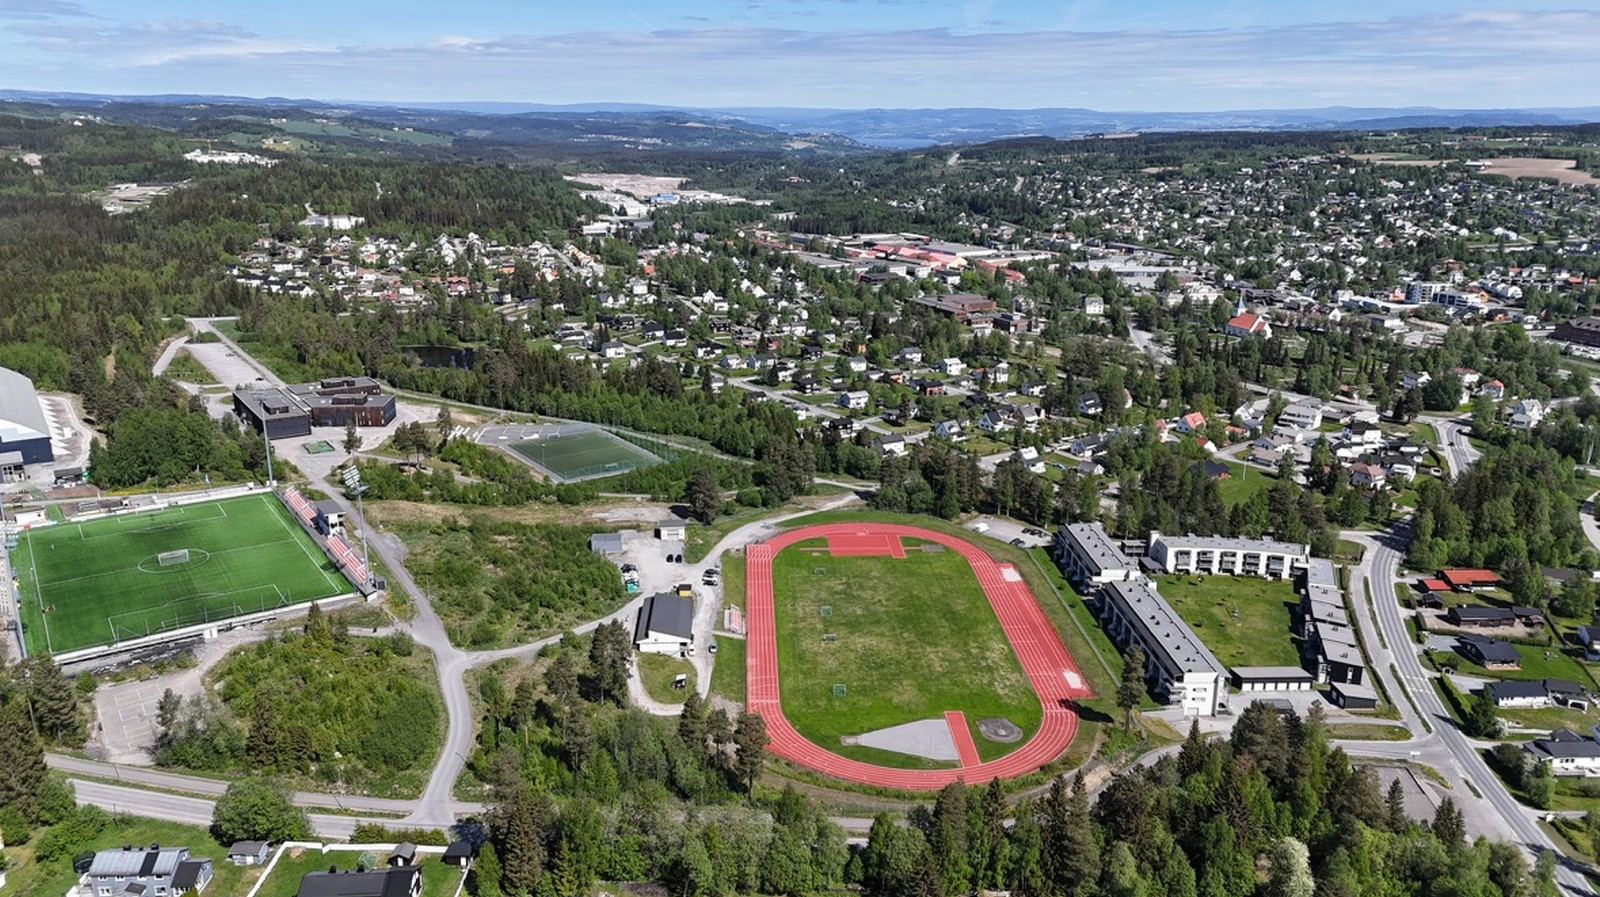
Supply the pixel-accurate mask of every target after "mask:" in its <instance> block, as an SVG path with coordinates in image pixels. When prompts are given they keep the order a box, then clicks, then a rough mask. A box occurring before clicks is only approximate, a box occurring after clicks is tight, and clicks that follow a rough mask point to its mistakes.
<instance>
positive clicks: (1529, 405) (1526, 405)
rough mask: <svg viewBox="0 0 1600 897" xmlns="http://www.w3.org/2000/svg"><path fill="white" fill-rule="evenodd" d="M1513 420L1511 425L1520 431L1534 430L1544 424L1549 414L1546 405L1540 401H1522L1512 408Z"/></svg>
mask: <svg viewBox="0 0 1600 897" xmlns="http://www.w3.org/2000/svg"><path fill="white" fill-rule="evenodd" d="M1510 413H1511V419H1510V421H1509V423H1510V424H1511V426H1512V427H1513V428H1515V429H1518V430H1532V429H1534V428H1535V427H1537V426H1539V424H1541V423H1543V422H1544V418H1545V415H1546V414H1548V413H1549V412H1548V411H1547V410H1546V409H1545V406H1544V403H1543V402H1541V401H1539V400H1538V399H1522V400H1520V401H1518V402H1517V403H1516V404H1514V405H1512V406H1511V408H1510Z"/></svg>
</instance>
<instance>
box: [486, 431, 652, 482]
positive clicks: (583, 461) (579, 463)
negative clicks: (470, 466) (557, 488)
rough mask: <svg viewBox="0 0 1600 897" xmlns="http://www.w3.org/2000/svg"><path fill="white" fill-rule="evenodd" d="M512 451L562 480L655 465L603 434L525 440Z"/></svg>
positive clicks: (639, 452)
mask: <svg viewBox="0 0 1600 897" xmlns="http://www.w3.org/2000/svg"><path fill="white" fill-rule="evenodd" d="M509 448H510V449H511V451H513V452H516V453H517V454H519V455H521V456H522V457H524V458H526V459H528V460H529V461H532V462H533V463H535V464H537V465H539V466H540V467H543V468H545V469H547V470H549V471H550V472H551V473H554V474H555V475H556V476H558V477H560V478H562V479H563V480H575V479H582V478H585V477H592V476H599V475H605V474H617V473H624V472H626V471H629V470H632V469H634V468H635V467H645V466H648V465H651V464H654V463H656V460H655V459H654V458H652V457H650V456H649V455H647V454H645V453H644V452H643V451H641V450H640V449H637V448H634V447H633V446H632V445H629V444H628V443H626V442H624V441H622V440H621V439H617V438H615V437H613V436H611V435H609V434H607V433H604V432H602V431H600V430H584V431H581V432H577V433H571V434H563V435H561V436H545V437H541V438H539V439H525V440H523V441H521V442H514V443H512V444H511V445H510V446H509Z"/></svg>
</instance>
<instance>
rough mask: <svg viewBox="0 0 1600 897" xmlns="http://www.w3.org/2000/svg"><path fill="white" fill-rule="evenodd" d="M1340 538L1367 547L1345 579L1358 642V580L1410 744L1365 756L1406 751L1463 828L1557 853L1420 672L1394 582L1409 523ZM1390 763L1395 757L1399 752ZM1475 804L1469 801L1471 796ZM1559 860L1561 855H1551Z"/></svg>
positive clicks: (1564, 880)
mask: <svg viewBox="0 0 1600 897" xmlns="http://www.w3.org/2000/svg"><path fill="white" fill-rule="evenodd" d="M1342 535H1343V536H1344V537H1345V538H1348V539H1353V540H1355V541H1359V542H1361V543H1362V544H1363V545H1365V546H1366V547H1367V551H1366V554H1365V556H1364V557H1363V558H1362V562H1361V564H1360V566H1359V567H1358V568H1357V570H1356V571H1355V572H1354V573H1353V575H1352V577H1351V593H1352V595H1353V598H1354V600H1353V603H1354V604H1355V606H1356V611H1357V616H1358V617H1359V618H1360V621H1361V623H1362V625H1363V635H1366V634H1367V633H1368V631H1369V630H1370V628H1371V626H1370V623H1371V618H1370V615H1369V614H1368V613H1367V608H1366V606H1365V604H1366V600H1365V593H1364V591H1363V590H1362V589H1361V586H1360V582H1359V581H1358V577H1359V579H1364V580H1365V581H1366V582H1367V583H1368V584H1369V585H1370V586H1371V589H1372V608H1373V610H1375V611H1376V612H1377V617H1378V627H1379V628H1380V629H1381V630H1382V633H1383V638H1384V640H1386V641H1387V642H1388V649H1387V650H1385V649H1384V648H1383V647H1382V645H1380V644H1379V643H1378V642H1377V641H1375V640H1373V639H1371V638H1370V637H1368V638H1367V647H1368V651H1369V653H1370V654H1372V656H1373V658H1374V665H1375V666H1381V667H1382V669H1381V670H1379V675H1381V676H1382V677H1383V678H1384V680H1385V684H1386V685H1387V686H1388V687H1389V689H1390V694H1391V695H1392V696H1395V700H1396V701H1397V702H1399V704H1400V712H1401V716H1402V718H1403V719H1405V721H1406V723H1407V725H1408V726H1409V727H1413V728H1412V732H1413V733H1418V735H1417V737H1414V738H1413V739H1412V740H1411V741H1409V742H1401V743H1396V744H1393V745H1391V746H1384V745H1381V744H1373V745H1369V746H1367V747H1366V749H1365V750H1363V753H1364V754H1366V755H1368V756H1370V755H1372V754H1373V753H1376V752H1382V751H1386V750H1388V751H1401V750H1403V751H1405V752H1406V754H1405V757H1404V759H1412V760H1416V761H1418V762H1421V763H1423V764H1426V765H1428V766H1431V767H1433V768H1434V769H1436V770H1438V771H1439V772H1440V773H1441V774H1442V775H1443V776H1444V777H1445V779H1446V781H1448V782H1450V784H1451V786H1452V789H1451V790H1452V796H1453V797H1454V798H1455V801H1456V803H1457V804H1458V805H1459V806H1460V807H1461V809H1462V812H1463V814H1464V815H1465V816H1466V817H1467V820H1468V823H1469V825H1472V827H1473V828H1475V829H1476V830H1478V831H1483V832H1485V833H1486V834H1490V835H1491V836H1496V835H1497V836H1499V837H1506V838H1509V839H1510V840H1512V841H1514V842H1515V843H1518V844H1521V845H1522V846H1523V847H1525V848H1527V849H1528V850H1530V851H1532V852H1533V853H1535V854H1537V853H1538V852H1540V851H1544V850H1556V846H1555V843H1554V842H1552V841H1551V840H1550V838H1549V837H1548V836H1547V835H1545V833H1544V831H1543V830H1542V829H1540V828H1539V826H1538V824H1537V822H1536V818H1537V816H1536V811H1534V810H1532V809H1530V808H1528V807H1524V806H1523V805H1522V804H1520V803H1518V802H1517V800H1516V799H1515V798H1514V797H1512V796H1511V793H1510V792H1509V791H1507V790H1506V787H1505V785H1503V784H1502V783H1501V781H1500V779H1499V777H1497V776H1496V775H1495V774H1494V773H1493V772H1492V771H1491V770H1490V769H1489V767H1488V765H1487V764H1486V763H1485V762H1484V760H1483V757H1482V755H1481V754H1479V751H1480V750H1481V749H1482V748H1483V747H1485V746H1487V743H1486V742H1475V741H1473V740H1471V739H1469V738H1468V737H1467V736H1466V735H1465V734H1464V733H1463V732H1462V731H1461V730H1460V729H1459V728H1457V726H1456V725H1455V723H1454V722H1453V721H1452V720H1451V717H1450V713H1449V711H1448V710H1447V709H1446V708H1445V706H1444V699H1443V698H1441V697H1440V696H1439V693H1438V691H1437V690H1436V689H1435V688H1434V686H1433V682H1432V675H1431V674H1430V673H1429V671H1428V670H1426V669H1424V668H1423V666H1422V661H1421V659H1420V658H1419V657H1418V654H1417V646H1416V644H1415V642H1413V641H1412V640H1411V635H1410V633H1409V632H1407V631H1406V626H1405V619H1404V617H1403V615H1402V611H1401V607H1400V601H1399V597H1398V596H1397V595H1396V593H1395V581H1396V577H1397V576H1398V575H1399V569H1400V560H1401V554H1400V552H1401V551H1402V550H1403V548H1404V546H1405V544H1406V542H1407V540H1408V539H1409V538H1410V532H1409V524H1401V525H1400V526H1398V527H1396V528H1394V529H1393V530H1391V531H1389V532H1386V533H1380V534H1376V535H1374V534H1371V533H1361V532H1346V533H1343V534H1342ZM1389 662H1392V663H1393V664H1394V666H1395V669H1397V670H1398V671H1399V682H1400V685H1401V686H1402V687H1403V688H1404V691H1405V693H1406V694H1409V695H1410V696H1411V699H1412V700H1413V701H1415V702H1416V708H1417V710H1420V712H1421V716H1422V717H1424V718H1426V720H1427V721H1428V723H1429V725H1431V726H1432V728H1433V732H1432V733H1431V734H1421V733H1422V731H1423V730H1422V729H1421V727H1420V726H1419V725H1418V720H1417V714H1416V711H1415V710H1413V708H1412V707H1411V706H1409V705H1410V702H1408V701H1406V700H1405V698H1404V697H1402V696H1400V695H1399V693H1398V692H1397V691H1396V690H1395V688H1394V677H1393V676H1392V675H1391V674H1390V672H1389V669H1388V663H1389ZM1394 756H1396V757H1399V756H1400V755H1399V754H1398V753H1396V754H1394ZM1474 789H1475V790H1476V791H1477V792H1478V793H1479V794H1481V795H1482V796H1481V797H1474V796H1473V795H1472V792H1473V790H1474ZM1557 853H1558V855H1559V853H1560V852H1559V851H1557ZM1557 881H1558V882H1559V883H1560V885H1561V886H1562V888H1563V889H1564V890H1565V891H1566V892H1568V893H1572V894H1592V893H1595V892H1594V890H1593V889H1592V888H1591V887H1590V885H1589V883H1588V880H1587V879H1585V878H1584V877H1583V876H1582V875H1581V874H1580V873H1579V872H1578V871H1577V870H1576V868H1574V867H1573V866H1572V865H1571V864H1570V863H1569V862H1568V861H1566V860H1565V859H1563V862H1562V865H1561V866H1560V867H1558V869H1557Z"/></svg>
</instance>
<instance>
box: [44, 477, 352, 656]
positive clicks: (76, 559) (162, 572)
mask: <svg viewBox="0 0 1600 897" xmlns="http://www.w3.org/2000/svg"><path fill="white" fill-rule="evenodd" d="M12 559H13V562H14V563H13V566H14V568H15V570H16V572H17V575H18V576H19V578H20V580H21V583H20V585H21V589H20V594H21V598H22V600H21V608H20V610H21V616H22V623H23V636H24V639H25V642H26V644H27V646H28V651H29V653H38V652H41V651H48V652H51V653H54V654H60V653H63V652H67V651H75V650H78V649H80V648H89V647H95V646H98V645H105V644H114V643H117V642H122V641H126V640H128V639H132V638H141V637H143V636H146V635H152V634H155V633H159V632H166V631H169V630H172V629H177V628H179V627H183V626H192V625H195V624H199V623H210V622H215V621H218V620H223V619H227V618H229V617H236V616H240V615H242V614H249V613H257V612H260V611H265V610H271V609H273V608H275V607H285V606H288V605H291V604H299V603H301V602H305V601H314V600H320V599H323V598H331V597H333V596H335V595H342V594H345V593H346V592H348V591H350V587H349V585H348V584H347V583H346V582H345V580H344V579H343V577H342V576H341V575H340V574H339V573H338V571H337V570H336V569H335V568H334V566H333V564H332V563H331V562H330V561H328V559H327V557H326V556H325V555H324V554H323V553H322V551H321V549H319V548H318V547H317V545H316V543H314V542H312V541H311V539H310V537H308V536H307V535H306V534H305V532H304V531H302V530H301V529H300V527H299V526H298V525H297V524H296V523H295V522H294V521H293V520H291V519H290V518H289V516H288V512H287V511H285V510H284V508H283V506H282V505H281V504H280V503H279V502H278V500H277V499H276V498H274V497H273V496H272V495H270V494H265V493H263V494H258V495H246V496H242V497H239V498H231V499H225V500H222V501H216V502H205V503H200V504H191V505H183V506H181V507H176V508H168V509H166V510H162V511H154V512H150V513H142V514H127V515H121V516H117V517H110V518H106V519H103V520H93V521H89V522H86V523H68V524H62V525H59V526H51V527H43V528H39V529H32V530H28V531H26V532H24V533H23V534H22V537H21V538H20V540H19V541H18V545H17V548H16V549H15V550H14V551H13V553H12Z"/></svg>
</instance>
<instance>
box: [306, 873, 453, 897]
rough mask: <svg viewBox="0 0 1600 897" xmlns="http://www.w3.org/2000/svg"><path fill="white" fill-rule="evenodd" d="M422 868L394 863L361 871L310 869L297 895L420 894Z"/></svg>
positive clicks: (393, 896) (374, 896) (400, 896)
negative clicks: (314, 870) (394, 864)
mask: <svg viewBox="0 0 1600 897" xmlns="http://www.w3.org/2000/svg"><path fill="white" fill-rule="evenodd" d="M421 894H422V870H421V869H419V868H417V867H416V866H390V867H387V868H383V869H368V870H364V871H360V872H354V871H345V872H339V871H336V870H334V869H329V870H328V871H327V872H307V873H306V874H305V875H304V876H302V877H301V878H300V890H299V891H298V892H296V897H420V895H421Z"/></svg>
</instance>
